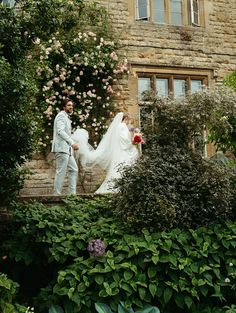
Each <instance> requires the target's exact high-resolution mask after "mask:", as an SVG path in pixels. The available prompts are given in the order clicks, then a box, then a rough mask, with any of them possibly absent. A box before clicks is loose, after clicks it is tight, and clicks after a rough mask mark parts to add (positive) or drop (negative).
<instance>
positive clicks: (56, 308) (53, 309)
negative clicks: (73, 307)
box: [48, 305, 64, 313]
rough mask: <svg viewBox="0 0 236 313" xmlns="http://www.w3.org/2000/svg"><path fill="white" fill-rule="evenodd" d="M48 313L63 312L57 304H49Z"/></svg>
mask: <svg viewBox="0 0 236 313" xmlns="http://www.w3.org/2000/svg"><path fill="white" fill-rule="evenodd" d="M48 313H64V310H63V308H62V307H61V306H59V305H52V306H50V308H49V310H48Z"/></svg>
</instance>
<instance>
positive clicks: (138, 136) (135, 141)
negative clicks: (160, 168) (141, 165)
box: [132, 128, 145, 145]
mask: <svg viewBox="0 0 236 313" xmlns="http://www.w3.org/2000/svg"><path fill="white" fill-rule="evenodd" d="M132 143H133V144H134V145H138V144H141V145H143V144H144V143H145V141H144V140H143V137H142V134H141V133H140V130H139V129H138V128H136V129H135V130H134V134H133V138H132Z"/></svg>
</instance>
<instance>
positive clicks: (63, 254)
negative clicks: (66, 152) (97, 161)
mask: <svg viewBox="0 0 236 313" xmlns="http://www.w3.org/2000/svg"><path fill="white" fill-rule="evenodd" d="M109 203H110V200H109V198H108V199H106V198H105V199H104V198H101V197H99V198H92V199H90V200H88V199H76V198H70V199H68V200H66V203H65V204H64V205H63V206H60V207H59V206H54V207H50V208H48V207H44V206H43V205H41V204H36V203H35V204H27V203H26V204H23V205H17V206H16V207H15V210H14V211H15V215H14V216H15V217H14V219H13V221H14V222H15V231H14V232H13V233H12V235H11V238H10V236H9V235H10V234H9V235H8V240H6V241H5V242H4V247H5V251H4V254H6V255H8V259H11V260H12V262H13V260H15V261H14V263H13V264H14V269H15V272H16V274H17V275H18V279H19V278H20V271H21V272H22V261H25V262H26V264H29V265H25V268H26V271H25V273H27V272H28V271H29V269H30V268H31V271H32V268H33V269H34V273H35V272H36V271H37V272H38V273H39V275H38V277H37V279H34V280H33V282H32V284H33V285H35V284H36V283H37V284H38V290H37V292H36V293H35V294H34V296H36V295H37V297H36V300H35V307H37V310H38V311H39V312H45V311H46V310H47V309H48V308H49V307H50V306H52V305H54V306H55V305H59V306H61V307H63V309H64V311H65V313H77V312H83V313H91V312H94V303H96V302H103V303H106V304H107V305H109V306H110V307H111V309H112V310H116V309H117V305H118V304H119V302H120V301H122V300H123V301H124V303H125V306H128V307H129V306H131V305H132V306H133V308H134V309H136V308H142V307H143V305H144V304H145V303H148V304H150V305H154V306H157V307H159V308H160V311H161V312H166V313H172V312H176V313H182V312H186V313H188V312H189V313H190V312H191V313H199V312H211V313H212V312H214V313H215V312H221V313H222V312H224V311H223V310H222V307H223V306H224V305H225V304H227V305H228V306H230V305H231V304H234V303H235V287H236V276H235V267H236V260H235V253H234V250H235V247H236V238H235V234H236V225H235V223H230V222H227V223H222V224H219V225H212V226H211V227H209V228H206V227H201V228H199V229H196V230H187V231H181V230H178V229H175V230H172V231H169V232H155V233H150V232H148V231H147V230H143V231H142V232H141V233H140V234H138V235H137V234H136V233H132V232H131V231H128V230H127V229H125V228H124V227H123V226H122V225H121V224H120V223H119V221H118V220H117V219H116V218H114V217H113V215H112V212H111V211H109V209H108V207H109V205H110V204H109ZM96 238H100V239H102V240H103V242H105V246H106V249H105V254H104V255H103V256H101V257H90V255H89V252H88V251H87V246H88V244H89V242H90V240H91V239H96ZM36 256H37V257H36ZM5 262H8V261H7V260H6V261H5ZM20 264H21V267H19V268H18V266H19V265H20ZM9 265H11V266H12V263H9ZM5 267H6V268H7V264H6V265H5ZM9 270H10V271H11V270H12V267H10V269H9ZM43 274H44V275H43ZM45 275H46V276H47V279H48V280H47V282H46V281H43V279H42V276H45ZM21 279H22V280H25V279H26V276H24V277H23V278H22V277H21ZM19 280H20V279H19ZM27 281H28V282H29V280H28V279H27ZM19 282H21V281H19ZM40 287H44V288H43V289H42V290H41V292H40V294H39V288H40ZM29 300H30V299H29Z"/></svg>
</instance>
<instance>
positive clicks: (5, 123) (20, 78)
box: [0, 58, 37, 204]
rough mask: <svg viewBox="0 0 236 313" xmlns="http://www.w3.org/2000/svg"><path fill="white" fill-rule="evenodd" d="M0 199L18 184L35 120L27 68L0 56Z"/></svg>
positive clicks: (30, 146) (7, 197) (8, 197)
mask: <svg viewBox="0 0 236 313" xmlns="http://www.w3.org/2000/svg"><path fill="white" fill-rule="evenodd" d="M0 71H1V78H0V97H1V123H0V132H1V138H0V147H1V152H0V186H1V187H0V203H1V204H5V203H6V202H8V201H10V200H11V199H13V198H14V196H15V195H16V194H17V193H18V191H19V190H20V188H21V187H22V183H23V178H24V171H23V170H22V169H20V166H21V165H22V164H23V163H24V162H25V161H26V160H27V159H28V158H30V157H31V155H32V152H33V150H34V144H33V143H34V135H33V134H34V132H35V126H36V125H35V124H34V123H33V122H32V119H33V117H32V110H31V108H30V106H29V98H30V96H31V95H32V94H33V93H34V92H35V90H36V89H37V88H36V86H35V85H34V83H32V82H31V81H30V80H29V76H28V73H27V69H22V68H18V69H14V67H13V66H11V65H10V64H9V63H7V62H6V61H5V60H4V59H3V58H0Z"/></svg>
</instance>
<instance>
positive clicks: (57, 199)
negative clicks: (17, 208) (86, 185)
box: [18, 193, 97, 204]
mask: <svg viewBox="0 0 236 313" xmlns="http://www.w3.org/2000/svg"><path fill="white" fill-rule="evenodd" d="M94 196H95V195H94V193H79V194H76V195H74V197H83V198H93V197H94ZM96 196H97V195H96ZM68 197H69V195H61V196H53V195H27V196H20V197H19V198H18V200H19V201H20V202H28V201H37V202H40V203H45V204H54V203H55V204H57V203H62V202H63V199H66V198H68ZM71 197H72V196H71Z"/></svg>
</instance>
